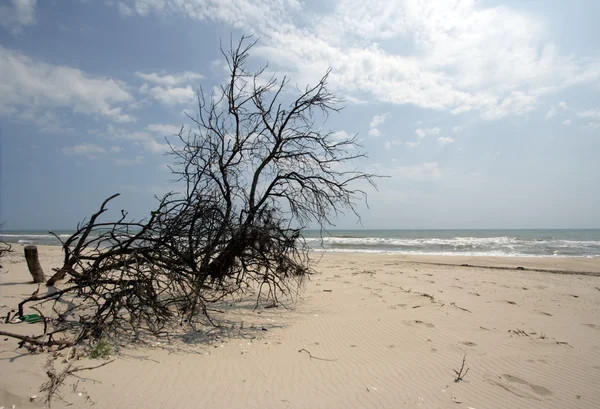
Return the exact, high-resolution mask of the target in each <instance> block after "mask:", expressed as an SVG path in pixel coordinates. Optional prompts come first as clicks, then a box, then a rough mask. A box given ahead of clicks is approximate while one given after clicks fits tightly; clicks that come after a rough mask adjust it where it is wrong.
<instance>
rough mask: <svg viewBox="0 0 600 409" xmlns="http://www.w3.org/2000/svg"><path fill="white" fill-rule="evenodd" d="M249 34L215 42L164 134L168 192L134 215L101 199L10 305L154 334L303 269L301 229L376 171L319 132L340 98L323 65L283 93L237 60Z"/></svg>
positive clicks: (342, 203)
mask: <svg viewBox="0 0 600 409" xmlns="http://www.w3.org/2000/svg"><path fill="white" fill-rule="evenodd" d="M254 45H255V42H251V41H249V39H248V38H246V37H242V39H241V40H240V41H239V42H238V43H237V44H233V42H232V43H231V44H230V49H229V50H228V51H223V55H224V57H225V60H226V62H227V64H228V67H229V78H228V81H227V83H226V84H224V85H223V86H222V87H221V88H220V90H219V91H218V92H216V93H213V94H212V95H205V94H203V93H202V91H201V90H200V92H199V94H198V114H197V116H195V117H191V116H190V119H191V121H192V123H193V125H194V126H193V128H192V129H190V130H188V131H187V132H184V129H183V128H182V130H181V132H180V133H179V135H178V138H176V139H175V140H173V141H169V143H170V145H171V150H172V152H171V156H172V158H173V165H172V171H173V173H174V174H175V175H176V176H177V179H178V181H179V183H180V185H179V186H180V189H179V192H178V193H169V194H167V195H165V196H164V197H163V198H161V199H160V200H159V203H158V206H157V208H156V210H154V211H153V212H151V214H150V216H149V217H148V218H147V219H144V220H141V221H134V220H128V219H127V213H126V212H122V215H121V218H120V219H118V220H116V221H112V222H106V221H102V220H101V216H102V214H103V213H104V212H105V211H106V208H107V205H108V204H109V202H110V201H111V200H113V199H114V198H115V197H116V196H118V195H114V196H111V197H109V198H108V199H106V200H105V201H104V203H102V205H101V206H100V209H99V210H98V211H97V212H96V213H94V214H93V215H92V216H91V218H90V219H89V221H87V222H83V223H81V224H80V225H78V227H77V231H76V233H75V234H74V235H73V236H71V237H69V238H68V239H67V240H65V241H64V242H63V250H64V253H65V258H64V263H63V266H62V267H61V268H60V269H58V270H57V272H56V274H55V275H54V276H53V277H52V278H51V279H50V281H49V283H48V284H50V285H53V284H55V283H56V281H57V280H60V279H63V278H64V277H67V278H68V280H69V282H68V283H67V284H65V285H64V286H63V287H62V288H61V289H60V290H58V289H57V290H56V291H51V292H49V293H48V294H45V295H41V296H39V295H37V296H35V297H30V298H28V299H26V300H24V301H23V302H21V304H20V305H19V313H20V314H22V313H23V309H24V308H25V307H26V306H27V305H29V304H30V303H36V302H54V303H55V305H56V304H60V305H61V306H64V305H69V306H70V307H68V308H62V309H61V308H56V309H55V312H56V316H54V317H52V319H51V320H50V321H51V323H52V325H50V328H49V329H48V335H49V339H50V338H51V337H52V336H56V334H57V333H65V332H69V331H70V333H71V334H73V341H74V342H78V341H81V340H84V339H100V338H101V337H110V336H123V335H125V336H132V337H133V336H138V335H139V333H140V331H148V332H151V333H153V334H155V335H161V334H165V333H166V332H168V331H169V330H170V328H171V325H172V324H173V323H176V322H183V321H184V320H185V321H186V322H189V323H190V324H193V323H194V318H195V317H197V316H200V317H202V316H204V317H208V319H209V320H210V316H209V314H208V311H209V310H210V306H211V305H214V304H215V303H217V302H219V301H220V300H223V299H224V298H226V297H228V296H231V295H235V294H240V293H244V292H245V291H247V290H252V291H256V292H257V300H258V299H259V298H260V297H261V296H266V297H268V298H270V300H269V301H270V302H271V303H273V302H277V300H278V297H280V296H281V295H282V294H283V295H290V294H293V293H294V292H295V291H296V290H297V288H298V285H299V283H301V282H302V280H303V279H304V278H306V277H307V276H309V275H310V273H311V271H312V270H311V265H310V263H309V257H308V255H309V253H308V250H309V248H308V246H307V245H306V242H305V241H304V239H303V236H302V230H303V228H306V227H307V226H308V225H309V224H310V225H313V226H314V225H316V226H319V227H320V228H321V229H322V231H323V230H324V229H327V227H328V226H330V225H331V224H332V223H333V221H334V220H335V218H336V216H337V215H339V214H340V213H341V212H350V213H353V214H354V215H356V216H357V217H358V214H357V213H356V204H357V203H358V202H359V201H361V200H363V199H365V198H366V193H365V192H364V191H362V190H360V189H359V188H357V187H356V183H355V182H359V181H366V182H367V183H370V184H371V185H373V186H374V184H373V179H374V177H375V175H371V174H367V173H364V172H361V171H359V170H357V169H355V168H354V162H355V160H357V159H359V158H361V157H363V156H364V154H363V153H361V151H360V148H361V147H360V145H359V144H358V142H357V139H356V137H351V138H348V139H343V140H340V139H336V138H334V137H333V134H332V133H331V132H321V131H320V129H321V127H322V125H323V123H324V121H325V120H326V119H327V116H328V115H329V114H330V113H334V112H338V111H339V110H340V106H339V101H338V100H337V99H336V97H335V96H334V95H333V94H331V93H330V92H329V91H328V89H327V79H328V76H329V71H328V72H327V73H326V74H325V75H324V76H323V77H322V78H321V80H320V81H319V82H318V83H317V85H315V86H313V87H307V88H305V89H303V90H299V91H298V95H297V96H296V97H295V98H293V99H291V100H289V101H288V102H289V103H287V104H286V103H285V100H286V99H288V98H289V95H290V93H289V92H288V88H289V80H288V79H287V78H283V79H282V80H278V79H277V78H275V77H268V78H264V77H265V73H266V71H265V68H263V69H259V70H258V71H256V72H250V71H249V70H248V68H247V62H248V58H249V52H250V51H251V49H252V47H253V46H254ZM57 238H58V237H57ZM211 322H212V321H211Z"/></svg>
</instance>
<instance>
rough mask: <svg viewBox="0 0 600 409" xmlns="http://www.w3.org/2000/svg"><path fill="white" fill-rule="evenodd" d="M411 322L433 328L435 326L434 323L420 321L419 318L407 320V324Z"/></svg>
mask: <svg viewBox="0 0 600 409" xmlns="http://www.w3.org/2000/svg"><path fill="white" fill-rule="evenodd" d="M411 322H414V323H415V324H419V325H424V326H426V327H427V328H434V327H435V325H433V324H430V323H429V322H423V321H420V320H414V321H410V322H409V324H410V323H411Z"/></svg>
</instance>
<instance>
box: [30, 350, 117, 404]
mask: <svg viewBox="0 0 600 409" xmlns="http://www.w3.org/2000/svg"><path fill="white" fill-rule="evenodd" d="M114 361H115V360H114V359H112V360H110V361H107V362H104V363H102V364H100V365H96V366H89V367H83V366H77V367H75V368H73V363H72V362H69V363H68V364H67V365H66V366H65V367H64V368H63V370H62V371H60V372H57V371H56V368H54V360H53V359H52V358H48V361H47V362H46V375H47V376H48V378H49V380H48V382H46V383H45V384H43V385H42V386H41V388H40V392H46V397H45V403H46V404H47V405H48V406H49V407H51V406H52V398H53V397H54V395H57V396H59V395H58V388H60V386H61V385H62V384H63V382H64V381H65V379H66V378H67V377H68V376H71V375H73V374H74V373H75V372H80V371H88V370H91V369H97V368H100V367H103V366H105V365H108V364H110V363H112V362H114ZM59 397H60V396H59Z"/></svg>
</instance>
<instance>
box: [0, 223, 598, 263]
mask: <svg viewBox="0 0 600 409" xmlns="http://www.w3.org/2000/svg"><path fill="white" fill-rule="evenodd" d="M55 233H56V234H58V235H59V237H61V239H63V240H64V239H66V238H67V237H69V236H70V234H71V233H72V232H70V231H55ZM304 236H305V237H306V240H307V243H308V244H309V245H310V247H311V248H312V249H313V250H315V251H322V252H343V253H383V254H431V255H461V256H495V257H587V258H599V257H600V229H560V230H332V231H330V232H329V234H328V235H325V236H324V237H323V238H322V239H321V238H319V231H316V230H307V231H305V232H304ZM0 240H2V241H6V242H9V243H16V244H37V245H60V242H59V241H58V240H57V239H56V238H55V237H53V236H51V235H50V234H48V232H44V231H3V232H0Z"/></svg>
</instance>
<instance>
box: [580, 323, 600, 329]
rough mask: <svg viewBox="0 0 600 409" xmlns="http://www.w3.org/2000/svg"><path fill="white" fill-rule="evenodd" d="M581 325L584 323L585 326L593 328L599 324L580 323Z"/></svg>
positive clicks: (598, 327) (596, 327) (597, 327)
mask: <svg viewBox="0 0 600 409" xmlns="http://www.w3.org/2000/svg"><path fill="white" fill-rule="evenodd" d="M581 325H585V326H586V327H590V328H594V329H600V326H599V325H595V324H581Z"/></svg>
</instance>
